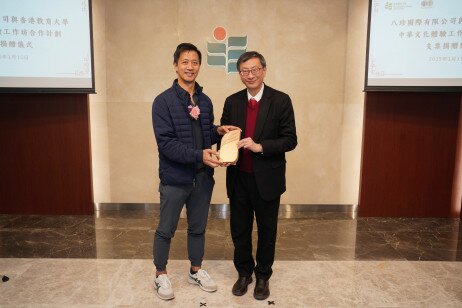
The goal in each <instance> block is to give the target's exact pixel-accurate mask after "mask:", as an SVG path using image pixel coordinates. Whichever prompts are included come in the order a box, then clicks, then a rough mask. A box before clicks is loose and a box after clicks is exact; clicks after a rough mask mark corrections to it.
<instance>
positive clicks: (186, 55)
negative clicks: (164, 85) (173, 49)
mask: <svg viewBox="0 0 462 308" xmlns="http://www.w3.org/2000/svg"><path fill="white" fill-rule="evenodd" d="M173 67H174V69H175V71H176V73H177V74H178V80H179V81H182V82H184V83H192V82H194V81H195V80H196V77H197V75H198V74H199V69H200V67H201V65H200V64H199V55H198V54H197V52H195V51H194V50H186V51H183V52H182V53H181V54H180V58H179V59H178V63H174V64H173Z"/></svg>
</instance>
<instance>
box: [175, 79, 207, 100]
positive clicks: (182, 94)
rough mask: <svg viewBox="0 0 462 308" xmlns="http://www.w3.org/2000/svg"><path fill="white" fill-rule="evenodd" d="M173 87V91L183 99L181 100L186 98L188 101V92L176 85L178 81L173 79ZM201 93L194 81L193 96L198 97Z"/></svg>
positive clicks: (199, 87)
mask: <svg viewBox="0 0 462 308" xmlns="http://www.w3.org/2000/svg"><path fill="white" fill-rule="evenodd" d="M173 87H174V89H175V91H176V92H177V94H178V95H179V96H180V97H183V98H186V99H188V98H189V93H188V91H186V90H185V89H183V88H182V87H181V86H180V85H179V84H178V79H175V80H174V81H173ZM201 93H202V87H201V86H200V85H199V84H198V83H197V81H196V84H195V86H194V95H200V94H201Z"/></svg>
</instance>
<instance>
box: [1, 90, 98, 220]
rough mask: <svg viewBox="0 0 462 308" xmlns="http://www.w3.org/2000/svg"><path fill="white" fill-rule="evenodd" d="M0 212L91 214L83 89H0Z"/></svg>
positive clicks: (88, 133) (89, 158) (87, 141)
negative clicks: (9, 91) (76, 91)
mask: <svg viewBox="0 0 462 308" xmlns="http://www.w3.org/2000/svg"><path fill="white" fill-rule="evenodd" d="M0 145H1V153H2V154H1V160H0V170H1V176H0V204H1V206H0V213H7V214H92V213H93V212H94V205H93V197H92V186H91V185H92V184H91V156H90V130H89V116H88V95H87V94H0Z"/></svg>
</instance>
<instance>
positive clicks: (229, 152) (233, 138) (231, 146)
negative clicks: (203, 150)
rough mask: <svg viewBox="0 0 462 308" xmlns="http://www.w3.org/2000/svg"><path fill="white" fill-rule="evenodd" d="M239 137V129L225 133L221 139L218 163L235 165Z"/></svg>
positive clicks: (237, 155)
mask: <svg viewBox="0 0 462 308" xmlns="http://www.w3.org/2000/svg"><path fill="white" fill-rule="evenodd" d="M240 137H241V131H240V130H239V129H236V130H232V131H229V132H227V133H226V134H225V135H224V136H223V138H222V139H221V147H220V161H221V162H223V163H235V162H236V161H237V158H238V157H239V151H238V149H237V143H238V141H239V139H240Z"/></svg>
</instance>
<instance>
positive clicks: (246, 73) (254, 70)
mask: <svg viewBox="0 0 462 308" xmlns="http://www.w3.org/2000/svg"><path fill="white" fill-rule="evenodd" d="M262 68H263V67H252V68H251V69H249V70H242V71H240V72H239V74H241V76H249V73H250V72H252V74H253V75H259V74H260V71H261V70H262Z"/></svg>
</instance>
